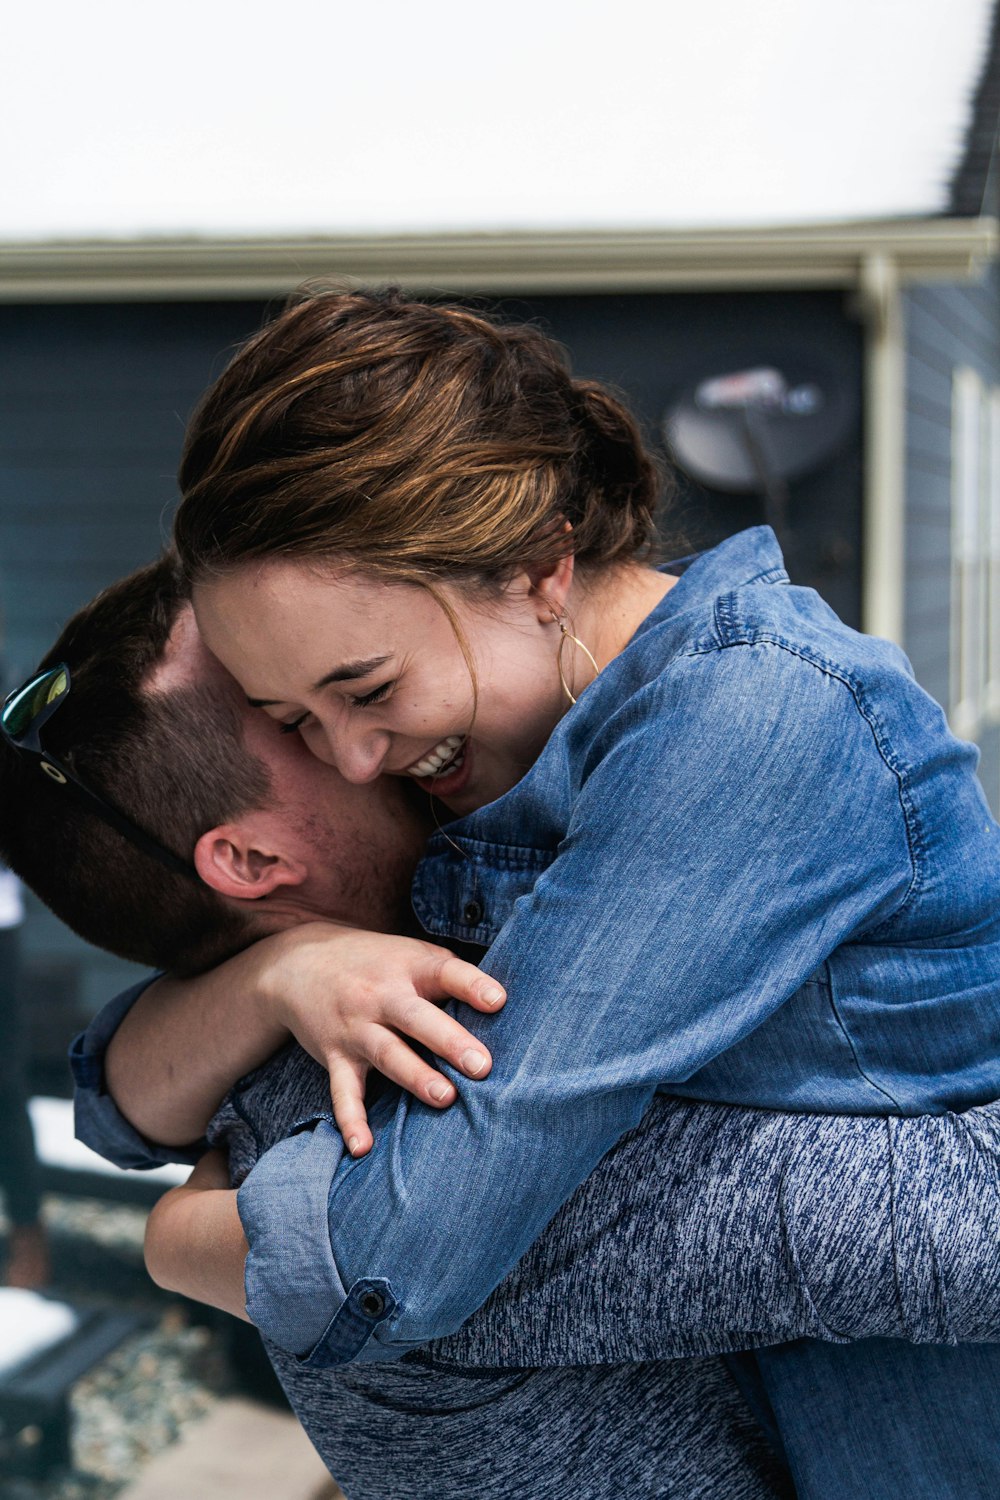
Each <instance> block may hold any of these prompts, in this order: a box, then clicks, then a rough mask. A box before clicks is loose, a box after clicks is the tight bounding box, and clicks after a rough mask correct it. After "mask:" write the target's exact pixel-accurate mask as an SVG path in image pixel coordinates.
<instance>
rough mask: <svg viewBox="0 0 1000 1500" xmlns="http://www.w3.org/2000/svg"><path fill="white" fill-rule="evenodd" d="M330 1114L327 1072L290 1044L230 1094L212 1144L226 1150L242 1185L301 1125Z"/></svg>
mask: <svg viewBox="0 0 1000 1500" xmlns="http://www.w3.org/2000/svg"><path fill="white" fill-rule="evenodd" d="M329 1109H330V1084H329V1079H328V1078H327V1076H326V1073H325V1072H324V1071H323V1069H322V1068H321V1067H320V1066H319V1064H318V1063H316V1062H314V1061H313V1059H312V1058H311V1057H310V1056H309V1055H308V1053H306V1052H303V1050H302V1048H301V1047H299V1046H297V1045H296V1044H295V1043H290V1044H289V1045H288V1046H287V1047H284V1048H283V1049H282V1051H281V1052H278V1053H276V1054H275V1055H274V1057H272V1058H270V1059H269V1060H268V1061H267V1062H266V1063H264V1064H262V1066H261V1067H259V1068H256V1069H255V1070H254V1071H253V1072H252V1073H248V1074H247V1076H246V1077H245V1078H241V1079H240V1080H239V1082H238V1083H236V1084H235V1085H234V1086H233V1088H231V1089H230V1091H229V1093H228V1094H227V1095H226V1098H225V1099H224V1100H223V1102H222V1104H221V1105H220V1106H219V1108H218V1110H217V1111H216V1113H215V1115H214V1116H213V1117H212V1120H211V1122H210V1124H209V1127H208V1132H207V1134H208V1140H209V1142H210V1143H211V1144H212V1145H213V1146H221V1147H222V1148H223V1149H225V1150H226V1151H228V1153H229V1167H230V1174H231V1176H232V1180H233V1182H234V1184H236V1185H238V1184H239V1183H241V1182H242V1181H243V1179H244V1178H245V1177H246V1176H247V1174H248V1173H249V1172H250V1170H251V1168H252V1167H253V1166H255V1164H256V1163H257V1161H258V1160H259V1158H260V1157H261V1156H263V1154H264V1152H265V1151H268V1150H269V1149H270V1148H271V1147H272V1146H273V1145H275V1144H276V1143H277V1142H278V1141H281V1140H284V1139H285V1137H286V1136H287V1135H288V1134H289V1133H290V1132H291V1131H292V1130H293V1129H294V1128H295V1126H296V1125H297V1124H298V1123H299V1122H300V1121H302V1120H306V1119H312V1118H314V1117H315V1116H316V1115H317V1114H323V1113H328V1112H329Z"/></svg>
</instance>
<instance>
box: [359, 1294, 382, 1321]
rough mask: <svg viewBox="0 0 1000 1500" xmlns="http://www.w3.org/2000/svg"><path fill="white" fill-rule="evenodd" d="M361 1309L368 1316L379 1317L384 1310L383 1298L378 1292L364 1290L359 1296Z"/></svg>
mask: <svg viewBox="0 0 1000 1500" xmlns="http://www.w3.org/2000/svg"><path fill="white" fill-rule="evenodd" d="M361 1311H362V1312H363V1313H367V1315H368V1317H369V1318H380V1317H381V1316H382V1314H383V1313H384V1312H385V1298H384V1297H383V1296H382V1295H381V1294H380V1293H379V1292H365V1293H364V1294H363V1295H362V1298H361Z"/></svg>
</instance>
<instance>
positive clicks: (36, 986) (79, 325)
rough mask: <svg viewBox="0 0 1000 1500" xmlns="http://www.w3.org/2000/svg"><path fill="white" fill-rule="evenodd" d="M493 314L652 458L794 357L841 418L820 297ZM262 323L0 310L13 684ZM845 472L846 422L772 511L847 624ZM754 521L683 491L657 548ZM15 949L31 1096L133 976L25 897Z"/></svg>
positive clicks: (127, 527) (135, 525)
mask: <svg viewBox="0 0 1000 1500" xmlns="http://www.w3.org/2000/svg"><path fill="white" fill-rule="evenodd" d="M476 305H477V306H480V307H481V306H482V305H483V300H482V299H477V300H476ZM489 305H490V306H492V307H496V306H497V304H496V303H492V302H491V303H490V304H489ZM499 306H500V310H501V311H504V312H506V313H508V314H510V315H511V316H515V317H517V316H519V317H527V318H530V319H532V320H536V321H538V322H540V323H541V325H542V326H543V327H545V328H546V329H548V330H549V331H550V332H551V333H553V334H554V336H555V337H556V338H557V339H559V340H560V341H561V342H562V343H563V344H564V345H565V346H566V347H567V348H568V349H569V350H570V351H571V352H572V357H573V363H574V366H575V368H576V369H577V370H578V371H579V372H580V373H581V374H586V375H590V376H595V377H598V378H601V379H604V380H606V381H610V382H611V383H613V384H614V385H616V386H618V387H619V388H620V389H622V390H623V391H624V392H625V394H626V397H627V399H628V400H629V401H630V402H631V404H632V405H633V407H634V408H635V410H636V411H637V413H638V414H639V416H640V418H641V419H642V420H643V422H644V423H645V425H646V428H647V430H648V432H649V434H650V436H651V437H652V439H653V440H654V441H655V440H656V439H657V436H658V434H659V432H660V431H661V425H662V419H663V414H664V412H665V410H666V409H667V408H668V407H669V405H670V403H671V402H672V400H673V399H674V398H675V396H676V394H677V393H678V391H679V390H680V389H682V388H684V387H686V386H688V385H690V383H691V382H692V381H696V380H699V379H703V378H705V376H707V375H709V374H711V373H713V372H715V373H717V372H720V371H726V370H732V369H740V368H744V367H746V366H748V365H759V364H769V363H773V364H778V365H779V366H780V365H783V364H784V363H785V362H786V361H787V360H788V359H789V358H791V357H793V356H794V357H795V358H796V359H799V361H800V362H801V361H802V360H805V361H806V363H807V364H808V360H809V358H810V357H811V351H814V350H823V351H825V354H824V360H825V363H824V364H823V366H822V368H827V367H829V368H831V369H832V370H833V371H834V372H835V373H836V376H837V379H839V380H842V381H843V382H844V384H845V385H846V386H847V388H848V389H850V390H851V391H853V392H854V393H855V395H856V396H857V398H858V399H857V403H856V404H857V405H858V407H860V390H861V372H862V333H861V328H860V325H859V324H858V323H857V321H856V320H855V319H854V318H853V317H852V316H850V315H849V313H848V312H847V310H846V308H845V302H844V298H843V296H842V295H841V294H839V293H829V292H791V293H782V292H767V293H748V294H735V293H711V294H704V295H702V294H697V293H690V294H687V293H686V294H684V295H680V296H678V295H666V294H664V295H630V296H614V295H579V296H551V297H544V298H535V299H531V300H522V299H516V300H514V299H511V300H510V301H507V302H505V303H503V304H500V305H499ZM264 314H265V306H264V304H262V303H259V302H254V303H246V302H245V303H208V302H202V303H164V304H122V305H110V306H109V305H100V304H93V305H80V306H67V305H62V306H60V305H52V304H50V305H38V306H27V305H24V306H6V307H0V350H2V354H3V358H2V360H0V607H2V610H3V615H4V618H5V621H6V645H5V654H6V660H7V669H8V676H9V678H10V679H11V680H12V681H19V680H21V678H23V677H24V676H25V675H26V674H27V673H28V672H29V671H30V670H31V669H32V667H33V666H34V665H35V663H36V662H37V661H38V659H39V658H40V657H41V656H42V655H43V653H44V652H45V651H46V650H47V649H48V647H49V646H50V645H51V643H52V641H53V639H54V638H55V636H56V635H57V633H58V631H59V630H60V628H61V627H62V625H63V623H64V622H65V620H66V619H67V617H68V616H69V615H70V614H72V612H73V611H74V610H75V609H77V608H78V607H79V606H80V605H81V604H83V603H84V602H85V601H86V600H87V599H89V598H91V597H92V596H93V595H94V594H95V593H96V592H97V591H98V590H99V589H100V588H102V587H104V586H105V585H106V584H107V583H109V582H111V581H112V580H113V579H115V578H117V577H120V576H121V575H122V574H123V573H126V572H128V571H129V570H130V569H131V568H134V567H136V566H138V565H139V564H141V563H144V562H146V561H148V560H149V559H150V558H151V557H152V556H154V555H155V554H156V552H157V551H158V550H159V548H160V546H161V545H162V542H163V540H164V539H165V537H166V536H167V534H168V532H169V526H170V515H171V511H172V508H173V505H174V502H175V499H176V484H175V478H174V476H175V473H176V469H177V462H178V458H179V455H180V450H181V444H182V438H183V431H184V426H185V423H186V421H187V418H188V417H189V415H190V412H191V410H192V408H193V406H194V405H195V402H196V401H197V399H198V397H199V395H200V393H201V392H202V391H203V390H204V388H205V386H206V385H207V384H208V383H209V381H210V380H211V379H212V378H213V377H214V375H216V374H217V373H218V372H219V370H220V369H221V368H222V367H223V365H224V364H225V363H226V361H227V359H228V357H229V354H230V353H231V351H232V347H233V345H234V344H235V343H237V342H238V341H239V340H240V339H241V338H242V337H244V336H245V335H246V334H247V333H248V332H250V331H251V330H253V329H254V328H256V327H258V326H259V325H260V323H261V321H262V318H263V317H264ZM861 459H862V451H861V432H860V419H858V420H857V421H854V422H853V424H852V425H851V427H850V430H849V432H848V433H847V434H846V436H845V439H844V442H843V444H842V446H841V448H840V450H839V451H838V452H837V453H836V454H835V455H834V456H833V457H832V458H831V459H830V460H829V461H828V462H826V463H825V464H824V465H823V466H822V468H821V469H819V470H818V471H817V472H815V473H811V474H809V475H807V476H805V477H804V478H803V479H801V480H798V481H796V482H795V484H794V485H793V486H792V495H791V504H790V511H789V521H790V525H791V528H792V531H793V534H794V537H795V540H796V559H797V563H796V580H797V581H799V582H805V583H814V584H815V585H816V587H818V588H819V589H821V591H822V592H823V593H824V594H825V595H826V597H827V598H829V599H830V601H831V603H832V604H833V605H834V607H835V608H836V609H837V610H838V612H839V613H840V614H841V615H842V616H843V617H844V618H845V619H847V620H848V621H850V622H851V623H854V624H856V623H857V622H858V616H859V613H860V593H861V591H860V549H861ZM763 518H764V514H763V508H762V506H761V502H760V500H759V498H758V497H755V496H731V495H720V494H717V493H714V492H710V491H707V490H703V489H701V488H699V487H698V486H696V485H694V484H687V485H685V486H683V492H682V496H681V500H680V503H679V504H677V505H675V506H673V507H671V509H670V511H669V513H668V515H667V517H666V528H665V529H666V532H667V535H668V538H669V540H668V543H667V545H668V546H669V547H670V549H671V551H683V552H688V551H691V550H694V549H695V548H697V547H699V546H708V545H711V544H713V543H714V542H715V541H718V540H720V539H721V538H722V537H723V536H726V535H729V534H730V533H732V532H734V531H738V530H740V529H741V528H742V527H744V526H748V525H753V524H756V523H758V522H760V521H761V520H763ZM95 878H100V872H95ZM24 938H25V951H26V960H27V963H26V975H27V987H28V1000H29V1007H30V1009H31V1010H32V1011H33V1012H34V1014H35V1016H36V1018H37V1026H36V1030H35V1035H34V1038H33V1041H34V1052H35V1056H36V1062H37V1058H38V1056H39V1054H40V1052H41V1051H42V1050H43V1049H47V1050H48V1052H49V1053H50V1054H51V1057H52V1059H53V1060H52V1062H51V1074H50V1075H47V1083H46V1086H48V1087H53V1088H58V1087H61V1086H64V1083H65V1080H64V1073H63V1069H62V1064H61V1062H60V1061H59V1060H58V1052H59V1050H60V1049H61V1046H62V1040H63V1038H64V1037H67V1036H68V1035H69V1034H70V1033H71V1031H72V1030H73V1027H74V1025H76V1024H78V1023H80V1022H82V1021H85V1020H86V1019H87V1017H88V1016H89V1015H91V1014H92V1013H93V1012H94V1010H96V1008H97V1007H98V1006H99V1005H100V1004H101V1003H102V1002H103V1001H104V1000H105V999H106V998H107V997H108V996H109V995H110V994H112V993H113V992H114V991H115V990H116V989H118V988H121V987H122V986H123V985H124V984H126V983H128V982H131V980H132V978H133V977H134V974H135V972H136V971H134V970H133V969H132V968H131V967H130V966H128V965H124V964H122V963H120V962H119V961H118V960H116V959H113V958H111V957H109V956H108V955H106V954H102V953H98V952H97V951H96V950H94V949H92V948H89V947H88V946H87V945H86V944H84V943H82V942H81V941H80V940H79V939H77V938H76V937H75V936H74V935H73V934H72V933H70V932H69V931H68V930H67V929H66V928H64V927H63V926H62V925H61V924H60V923H59V922H57V921H56V919H55V918H53V917H52V916H51V915H50V914H48V913H47V912H46V911H45V910H44V909H43V908H42V907H41V906H40V905H39V903H37V902H36V901H34V900H31V902H30V907H29V919H28V922H27V924H26V928H25V933H24ZM60 1033H61V1035H60Z"/></svg>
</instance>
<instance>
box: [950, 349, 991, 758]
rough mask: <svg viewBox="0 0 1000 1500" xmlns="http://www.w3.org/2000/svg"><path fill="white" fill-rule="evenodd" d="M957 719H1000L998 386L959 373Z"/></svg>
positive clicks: (960, 724)
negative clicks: (992, 388)
mask: <svg viewBox="0 0 1000 1500" xmlns="http://www.w3.org/2000/svg"><path fill="white" fill-rule="evenodd" d="M951 532H952V542H951V723H952V728H953V729H954V731H955V733H956V734H958V735H961V736H962V737H963V738H965V739H976V738H977V736H978V734H979V731H980V729H981V728H982V726H983V724H984V723H985V722H986V721H987V720H988V719H990V718H994V717H996V718H998V719H1000V639H998V637H1000V389H994V390H992V391H989V390H987V389H986V387H985V386H984V384H983V382H982V380H981V379H980V377H979V376H978V375H977V374H976V372H975V371H974V370H968V369H962V370H956V371H955V378H954V387H953V398H952V528H951Z"/></svg>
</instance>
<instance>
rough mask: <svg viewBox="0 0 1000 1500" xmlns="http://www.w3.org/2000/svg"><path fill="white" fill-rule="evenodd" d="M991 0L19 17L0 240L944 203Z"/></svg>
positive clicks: (558, 221)
mask: <svg viewBox="0 0 1000 1500" xmlns="http://www.w3.org/2000/svg"><path fill="white" fill-rule="evenodd" d="M989 17H990V0H947V3H945V0H917V3H914V0H836V3H835V4H834V3H831V0H755V3H754V4H753V5H748V4H746V0H699V3H697V4H690V5H681V4H679V3H677V0H673V3H664V0H660V3H659V4H651V3H648V0H618V3H617V4H615V5H613V6H612V5H608V4H598V3H596V0H575V3H574V4H570V3H569V0H549V3H547V4H546V3H539V0H508V3H507V4H506V5H505V6H504V7H502V8H501V7H496V8H495V9H494V8H488V7H486V6H470V5H468V3H467V0H428V3H426V4H424V5H421V6H413V5H410V4H404V3H403V0H368V3H367V4H366V5H365V6H364V7H361V8H358V7H353V6H352V7H348V6H346V5H344V4H342V3H341V4H336V3H330V0H328V3H327V4H325V5H319V4H317V3H316V0H285V3H283V4H281V5H280V6H274V5H270V4H269V5H264V4H261V3H260V0H244V3H242V4H239V5H237V4H236V3H235V0H174V3H172V4H171V5H170V6H142V5H136V4H135V3H134V0H94V3H92V4H90V5H85V6H82V5H79V4H78V3H75V0H74V3H69V0H53V3H50V4H49V5H46V6H27V5H23V6H18V7H13V8H11V9H10V10H9V12H8V14H7V15H6V17H5V21H4V56H5V66H4V70H3V73H4V76H3V79H2V86H0V143H2V144H0V239H6V240H18V239H30V238H73V237H115V236H121V237H133V236H144V235H162V236H182V235H204V236H217V237H218V236H222V237H226V236H240V235H270V236H275V235H306V234H310V233H317V234H341V233H358V234H369V233H387V232H393V231H402V232H406V231H435V230H470V229H471V230H503V229H558V228H563V229H566V228H632V227H635V228H640V227H650V228H652V227H657V228H663V229H669V228H685V227H686V228H711V227H720V226H747V227H751V226H764V225H768V224H806V223H816V222H825V221H836V220H853V219H865V218H881V217H887V216H897V215H924V214H933V213H937V212H940V211H941V210H943V209H944V208H945V207H946V204H947V187H948V183H949V180H950V177H951V174H952V173H953V171H954V169H955V168H956V166H957V164H958V162H959V160H960V157H961V152H962V145H963V140H964V135H965V131H966V129H967V127H968V123H969V119H970V105H971V99H972V94H973V91H974V89H975V85H976V82H977V79H978V75H979V72H980V69H981V67H982V63H983V59H984V57H985V48H986V44H987V38H988V29H989Z"/></svg>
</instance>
